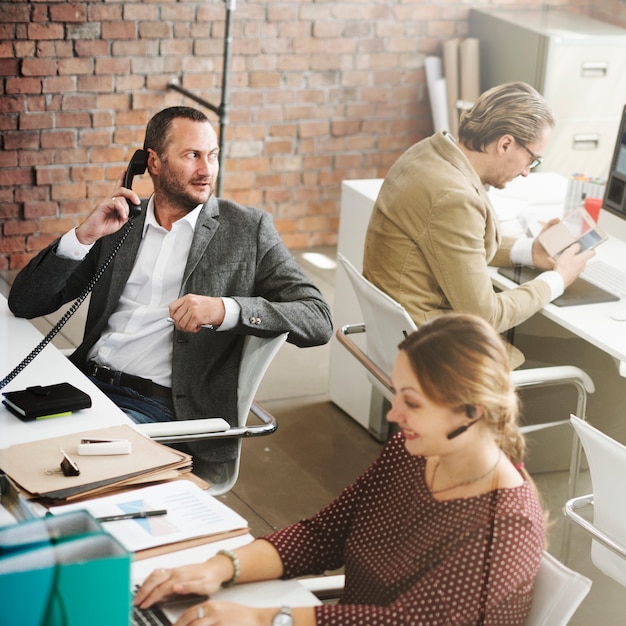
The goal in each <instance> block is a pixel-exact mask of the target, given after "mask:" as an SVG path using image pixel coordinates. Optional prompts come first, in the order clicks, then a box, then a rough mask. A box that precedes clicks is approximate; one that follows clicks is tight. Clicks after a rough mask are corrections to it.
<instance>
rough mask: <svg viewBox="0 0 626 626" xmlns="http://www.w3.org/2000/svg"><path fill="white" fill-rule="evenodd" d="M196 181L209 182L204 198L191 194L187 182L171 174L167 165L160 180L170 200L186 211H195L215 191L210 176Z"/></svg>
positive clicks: (162, 188)
mask: <svg viewBox="0 0 626 626" xmlns="http://www.w3.org/2000/svg"><path fill="white" fill-rule="evenodd" d="M194 182H196V183H209V190H208V192H209V193H208V195H207V196H206V198H204V199H202V198H200V197H198V195H194V194H191V193H189V192H188V191H187V189H186V184H185V183H183V182H182V181H181V180H180V179H178V178H177V177H175V176H172V175H170V171H169V170H168V169H167V166H166V167H165V168H164V171H163V172H162V173H161V179H160V181H159V183H160V186H161V190H162V191H163V192H164V193H165V195H166V196H167V197H168V199H169V201H170V202H172V203H173V204H175V205H177V206H178V207H180V208H181V209H184V210H186V211H193V209H195V208H196V207H197V206H198V204H201V203H204V202H206V201H207V200H208V199H209V198H210V197H211V195H212V194H213V193H214V192H215V186H214V185H213V184H212V183H211V182H210V179H209V178H206V179H204V178H202V179H198V180H196V181H194Z"/></svg>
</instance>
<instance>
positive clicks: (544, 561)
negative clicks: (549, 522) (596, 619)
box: [525, 552, 591, 626]
mask: <svg viewBox="0 0 626 626" xmlns="http://www.w3.org/2000/svg"><path fill="white" fill-rule="evenodd" d="M589 589H591V581H590V580H589V579H588V578H586V577H585V576H583V575H582V574H579V573H578V572H575V571H574V570H571V569H569V568H568V567H566V566H565V565H563V563H561V562H560V561H557V560H556V559H555V558H554V557H553V556H552V555H551V554H549V553H548V552H544V553H543V556H542V557H541V566H540V567H539V573H538V574H537V578H536V580H535V588H534V591H533V601H532V605H531V607H530V613H529V614H528V617H527V618H526V622H525V626H566V624H567V623H568V622H569V620H570V619H571V617H572V615H573V614H574V612H575V611H576V609H577V608H578V606H579V605H580V603H581V602H582V601H583V600H584V598H585V596H586V595H587V594H588V593H589Z"/></svg>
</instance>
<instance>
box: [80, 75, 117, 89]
mask: <svg viewBox="0 0 626 626" xmlns="http://www.w3.org/2000/svg"><path fill="white" fill-rule="evenodd" d="M77 88H78V90H79V91H88V92H100V93H110V92H111V91H113V80H112V78H111V77H110V76H79V77H78V86H77Z"/></svg>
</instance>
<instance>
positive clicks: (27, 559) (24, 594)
mask: <svg viewBox="0 0 626 626" xmlns="http://www.w3.org/2000/svg"><path fill="white" fill-rule="evenodd" d="M130 565H131V554H130V553H129V552H127V551H126V550H125V549H124V548H123V547H122V546H121V545H120V544H119V543H118V542H117V541H116V540H115V539H114V538H113V537H111V536H110V535H108V534H107V533H105V532H104V531H103V530H102V527H101V526H100V524H98V523H97V522H96V521H95V520H94V519H93V518H92V517H91V516H90V515H89V514H88V513H87V512H85V511H77V512H75V513H68V514H65V515H59V516H54V517H48V518H45V519H43V520H31V521H26V522H21V523H19V524H15V525H13V526H9V527H6V528H2V529H0V588H1V589H2V595H3V598H4V600H3V602H1V603H0V624H19V625H20V626H113V625H117V624H120V625H121V624H128V622H129V612H130V605H131V586H130V585H131V583H130Z"/></svg>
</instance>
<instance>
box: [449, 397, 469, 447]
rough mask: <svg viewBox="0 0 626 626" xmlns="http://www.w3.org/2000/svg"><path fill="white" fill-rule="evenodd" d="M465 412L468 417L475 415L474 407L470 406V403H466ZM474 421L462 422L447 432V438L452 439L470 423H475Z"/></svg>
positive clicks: (460, 433) (461, 432)
mask: <svg viewBox="0 0 626 626" xmlns="http://www.w3.org/2000/svg"><path fill="white" fill-rule="evenodd" d="M465 413H466V415H467V417H469V418H470V419H474V418H475V417H476V407H475V406H472V405H471V404H468V405H467V406H466V407H465ZM475 423H476V422H470V423H469V424H463V426H459V427H458V428H457V429H455V430H453V431H452V432H451V433H448V435H447V437H448V439H454V438H455V437H458V436H459V435H462V434H463V433H464V432H465V431H466V430H467V429H468V428H469V427H470V426H471V425H472V424H475Z"/></svg>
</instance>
